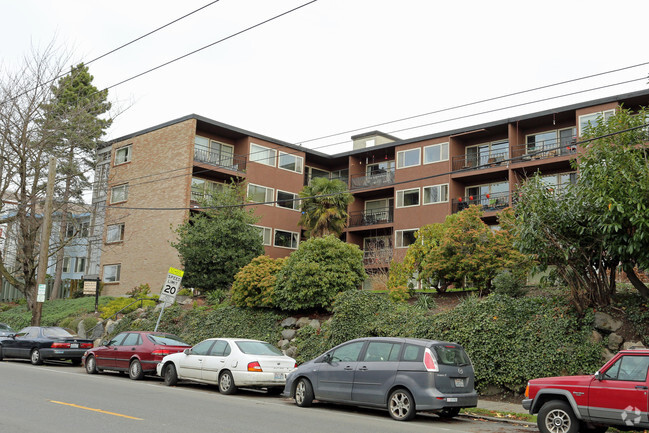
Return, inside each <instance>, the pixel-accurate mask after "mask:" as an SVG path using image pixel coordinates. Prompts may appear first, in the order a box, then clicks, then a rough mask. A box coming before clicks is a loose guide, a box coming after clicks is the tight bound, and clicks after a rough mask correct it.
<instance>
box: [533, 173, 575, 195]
mask: <svg viewBox="0 0 649 433" xmlns="http://www.w3.org/2000/svg"><path fill="white" fill-rule="evenodd" d="M541 182H543V183H544V184H545V185H547V188H548V190H554V191H560V190H561V189H562V188H566V187H567V186H569V185H575V184H576V183H577V172H576V171H573V172H568V173H557V174H548V175H543V176H541Z"/></svg>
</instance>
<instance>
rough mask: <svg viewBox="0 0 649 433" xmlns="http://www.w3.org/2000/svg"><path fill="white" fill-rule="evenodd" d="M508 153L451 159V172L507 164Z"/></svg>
mask: <svg viewBox="0 0 649 433" xmlns="http://www.w3.org/2000/svg"><path fill="white" fill-rule="evenodd" d="M508 158H509V152H498V153H484V154H478V155H461V156H454V157H453V171H458V170H472V169H479V168H490V167H496V166H499V165H503V164H507V159H508Z"/></svg>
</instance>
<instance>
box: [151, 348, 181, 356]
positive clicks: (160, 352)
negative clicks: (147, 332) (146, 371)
mask: <svg viewBox="0 0 649 433" xmlns="http://www.w3.org/2000/svg"><path fill="white" fill-rule="evenodd" d="M172 353H178V351H177V350H169V349H156V350H154V351H153V352H151V355H153V356H167V355H171V354H172Z"/></svg>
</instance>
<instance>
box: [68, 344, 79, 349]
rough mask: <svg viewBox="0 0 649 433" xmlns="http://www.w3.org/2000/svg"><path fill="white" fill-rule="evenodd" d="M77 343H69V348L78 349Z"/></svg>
mask: <svg viewBox="0 0 649 433" xmlns="http://www.w3.org/2000/svg"><path fill="white" fill-rule="evenodd" d="M78 348H79V344H78V343H70V349H78Z"/></svg>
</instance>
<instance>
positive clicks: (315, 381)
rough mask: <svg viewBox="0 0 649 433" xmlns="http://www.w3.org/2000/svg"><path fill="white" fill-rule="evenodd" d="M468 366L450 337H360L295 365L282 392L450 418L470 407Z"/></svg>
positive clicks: (407, 415)
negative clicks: (430, 338)
mask: <svg viewBox="0 0 649 433" xmlns="http://www.w3.org/2000/svg"><path fill="white" fill-rule="evenodd" d="M474 382H475V378H474V372H473V366H472V364H471V360H470V359H469V357H468V355H467V354H466V352H465V351H464V349H463V348H462V346H460V345H459V344H456V343H447V342H443V341H433V340H420V339H411V338H379V337H373V338H360V339H357V340H351V341H348V342H346V343H343V344H341V345H339V346H336V347H334V348H333V349H331V350H329V351H328V352H325V353H324V354H322V355H320V356H318V357H317V358H315V359H313V360H311V361H308V362H305V363H304V364H302V365H300V366H299V367H298V368H297V370H295V371H293V372H292V373H290V374H289V375H288V377H287V379H286V387H285V388H284V393H283V395H284V396H285V397H291V398H295V403H296V404H297V405H298V406H300V407H307V406H311V404H312V403H313V400H314V399H315V400H320V401H328V402H335V403H344V404H352V405H357V406H367V407H377V408H386V409H388V411H389V413H390V416H392V418H394V419H395V420H398V421H405V420H409V419H412V418H414V416H415V413H416V411H421V410H426V411H434V412H436V413H437V414H438V415H440V416H442V417H447V418H452V417H454V416H456V415H457V414H458V413H459V412H460V409H461V408H464V407H475V406H476V405H477V404H478V394H477V393H476V391H475V389H474Z"/></svg>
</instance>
